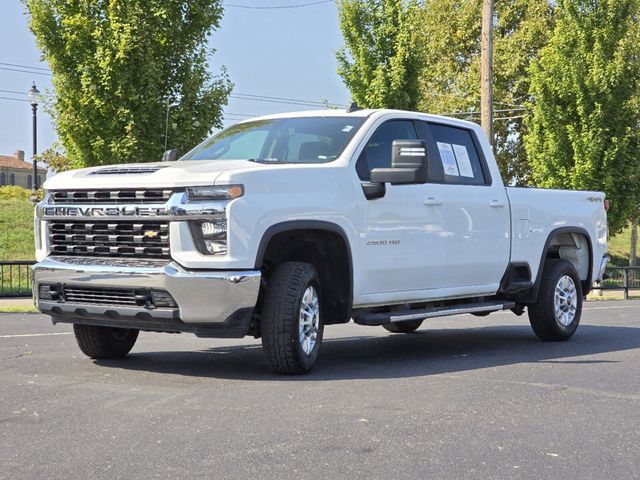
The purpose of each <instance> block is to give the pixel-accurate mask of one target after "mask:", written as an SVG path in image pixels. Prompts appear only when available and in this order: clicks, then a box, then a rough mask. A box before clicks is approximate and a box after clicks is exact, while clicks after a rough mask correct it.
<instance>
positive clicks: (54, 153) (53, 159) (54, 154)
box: [36, 144, 73, 173]
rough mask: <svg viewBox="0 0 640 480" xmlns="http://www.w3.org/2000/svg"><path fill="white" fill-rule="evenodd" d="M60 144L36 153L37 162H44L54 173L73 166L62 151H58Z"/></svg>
mask: <svg viewBox="0 0 640 480" xmlns="http://www.w3.org/2000/svg"><path fill="white" fill-rule="evenodd" d="M60 149H61V145H58V144H56V145H55V146H53V147H51V148H47V149H46V150H43V151H42V153H40V154H38V155H36V159H37V161H38V162H42V163H44V164H45V165H46V166H47V167H48V168H49V169H51V170H53V171H54V172H56V173H60V172H64V171H66V170H69V169H71V168H73V166H72V165H71V163H70V162H69V159H68V158H67V156H66V155H64V154H63V153H60Z"/></svg>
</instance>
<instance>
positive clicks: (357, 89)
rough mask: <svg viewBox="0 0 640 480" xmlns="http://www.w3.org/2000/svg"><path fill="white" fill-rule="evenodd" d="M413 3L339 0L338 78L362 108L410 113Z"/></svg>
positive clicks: (416, 51) (415, 60)
mask: <svg viewBox="0 0 640 480" xmlns="http://www.w3.org/2000/svg"><path fill="white" fill-rule="evenodd" d="M417 9H418V4H417V1H416V0H341V1H339V2H338V15H339V19H340V28H341V30H342V35H343V36H344V40H345V44H346V45H345V46H344V47H343V48H342V49H340V50H339V51H338V53H337V59H338V74H339V75H340V76H341V77H342V79H343V81H344V83H345V85H346V86H347V88H348V89H349V90H350V91H351V95H352V97H353V100H355V101H356V102H357V103H358V105H360V106H362V107H367V108H397V109H404V110H415V109H416V107H417V103H418V77H419V74H420V71H421V68H420V65H421V62H420V56H421V50H420V46H419V44H418V42H417V39H418V37H417V28H416V25H415V21H416V19H417V15H416V13H417Z"/></svg>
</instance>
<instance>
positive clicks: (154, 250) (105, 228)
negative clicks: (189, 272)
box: [48, 221, 169, 258]
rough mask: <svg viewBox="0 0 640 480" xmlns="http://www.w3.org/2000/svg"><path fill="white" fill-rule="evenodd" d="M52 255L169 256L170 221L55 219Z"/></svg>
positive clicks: (51, 230)
mask: <svg viewBox="0 0 640 480" xmlns="http://www.w3.org/2000/svg"><path fill="white" fill-rule="evenodd" d="M48 235H49V246H50V249H51V254H52V255H74V256H100V257H136V258H169V224H168V223H166V222H164V223H161V222H131V221H128V222H124V221H123V222H120V221H119V222H106V221H102V222H90V223H88V222H83V221H58V222H57V221H53V222H49V225H48Z"/></svg>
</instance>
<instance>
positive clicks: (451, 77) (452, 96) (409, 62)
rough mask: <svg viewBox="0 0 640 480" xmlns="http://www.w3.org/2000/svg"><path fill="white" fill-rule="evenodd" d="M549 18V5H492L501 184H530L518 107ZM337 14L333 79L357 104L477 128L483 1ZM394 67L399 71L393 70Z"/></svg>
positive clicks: (444, 0)
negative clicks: (338, 46) (457, 120)
mask: <svg viewBox="0 0 640 480" xmlns="http://www.w3.org/2000/svg"><path fill="white" fill-rule="evenodd" d="M552 13H553V12H552V9H551V7H550V4H549V1H548V0H496V2H495V19H496V20H495V21H496V24H495V46H494V48H495V60H494V63H495V74H494V100H495V110H498V111H497V112H496V115H495V116H496V118H500V120H497V121H496V122H495V125H494V130H495V138H494V145H495V151H496V157H497V160H498V165H499V166H500V169H501V171H502V174H503V177H504V179H505V181H506V182H515V183H518V184H521V185H524V184H528V183H530V176H531V175H530V169H529V166H528V163H527V161H526V152H525V150H524V147H523V142H522V138H523V135H524V132H525V129H526V125H525V124H524V123H523V119H522V116H523V115H524V114H525V112H524V110H522V107H518V106H521V105H522V104H523V102H524V101H525V100H526V99H527V98H528V90H529V74H528V68H529V66H530V63H531V61H532V59H535V58H536V55H537V53H538V51H539V50H540V49H541V48H542V47H543V46H544V45H545V43H546V41H547V38H548V32H549V31H550V30H551V29H552V24H553V22H552V20H553V16H552ZM339 14H340V26H341V28H342V33H343V36H344V38H345V43H346V46H345V47H344V48H343V49H342V50H341V51H340V52H338V62H339V65H340V68H339V73H340V75H341V76H342V78H343V80H344V82H345V84H346V86H347V88H349V90H350V91H351V94H352V96H353V98H354V99H355V100H356V101H357V102H358V103H359V104H361V105H363V106H367V107H374V108H382V107H392V108H403V109H407V110H420V111H425V112H429V113H438V114H449V115H453V116H458V117H461V118H465V119H469V120H472V121H478V119H479V114H478V111H479V109H480V34H481V26H482V22H481V19H482V0H424V1H423V2H421V3H417V2H414V1H402V0H396V1H389V0H348V1H347V0H345V1H342V2H341V3H340V10H339ZM394 60H395V61H396V64H397V65H401V66H403V67H404V68H397V69H394V68H392V66H393V61H394ZM381 78H382V79H393V81H387V82H386V83H385V82H383V81H380V79H381ZM518 108H520V109H518ZM514 109H515V110H514ZM464 112H471V113H464ZM512 117H516V118H512ZM507 118H509V119H507Z"/></svg>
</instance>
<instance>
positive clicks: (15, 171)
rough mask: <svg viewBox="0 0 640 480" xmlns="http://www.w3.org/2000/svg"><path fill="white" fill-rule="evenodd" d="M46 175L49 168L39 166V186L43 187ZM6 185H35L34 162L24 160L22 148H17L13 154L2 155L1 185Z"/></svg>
mask: <svg viewBox="0 0 640 480" xmlns="http://www.w3.org/2000/svg"><path fill="white" fill-rule="evenodd" d="M46 176H47V170H46V169H45V168H38V179H37V180H38V182H37V185H38V187H42V182H44V180H45V178H46ZM5 185H17V186H19V187H24V188H29V189H30V188H32V187H33V164H31V163H27V162H25V161H24V152H23V151H22V150H16V152H15V153H14V154H13V156H8V155H0V187H2V186H5Z"/></svg>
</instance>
